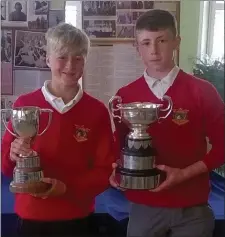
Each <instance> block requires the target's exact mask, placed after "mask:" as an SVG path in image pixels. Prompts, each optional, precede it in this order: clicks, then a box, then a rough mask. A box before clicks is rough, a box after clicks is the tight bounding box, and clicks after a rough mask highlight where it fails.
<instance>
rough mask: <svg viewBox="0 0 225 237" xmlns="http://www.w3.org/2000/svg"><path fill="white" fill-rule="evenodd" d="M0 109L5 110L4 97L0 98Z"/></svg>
mask: <svg viewBox="0 0 225 237" xmlns="http://www.w3.org/2000/svg"><path fill="white" fill-rule="evenodd" d="M1 109H5V97H2V96H1Z"/></svg>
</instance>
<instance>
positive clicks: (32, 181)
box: [1, 106, 53, 193]
mask: <svg viewBox="0 0 225 237" xmlns="http://www.w3.org/2000/svg"><path fill="white" fill-rule="evenodd" d="M1 112H2V120H3V123H4V125H5V127H6V129H7V130H8V132H9V133H10V134H12V135H13V136H15V137H17V138H24V139H26V138H27V139H30V142H31V141H33V140H34V138H35V137H36V136H41V135H42V134H44V133H45V132H46V131H47V129H48V128H49V126H50V124H51V120H52V112H53V111H52V110H51V109H41V108H39V107H35V106H26V107H20V108H14V109H2V110H1ZM43 112H47V113H49V119H48V123H47V126H46V128H45V129H44V130H43V131H42V132H41V133H39V124H40V116H41V113H43ZM7 113H8V114H10V119H11V122H12V128H13V131H11V130H10V129H9V128H8V126H7V122H6V114H7ZM42 178H43V171H42V169H41V167H40V157H39V156H38V154H37V152H36V151H32V152H31V154H30V155H28V156H23V155H19V159H18V160H17V161H16V166H15V168H14V171H13V181H12V182H11V183H10V191H11V192H13V193H43V192H45V191H46V190H47V189H48V188H49V184H47V183H43V182H41V179H42Z"/></svg>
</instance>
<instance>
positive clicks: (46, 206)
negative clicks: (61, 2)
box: [2, 23, 114, 237]
mask: <svg viewBox="0 0 225 237" xmlns="http://www.w3.org/2000/svg"><path fill="white" fill-rule="evenodd" d="M46 39H47V64H48V66H49V67H50V69H51V73H52V80H51V81H46V82H45V84H44V86H43V87H42V88H41V89H38V90H36V91H34V92H31V93H29V94H26V95H22V96H20V97H19V98H18V100H17V101H16V102H15V104H14V107H19V106H38V107H40V108H49V109H52V110H53V117H52V122H51V125H50V127H49V129H48V130H47V132H45V133H44V134H43V135H42V136H39V137H36V138H35V141H34V143H33V144H32V147H31V148H30V145H29V141H27V140H24V139H22V138H21V139H17V138H16V139H15V138H14V137H13V136H12V135H11V134H10V133H9V132H6V133H5V135H4V137H3V141H2V172H3V174H4V175H9V176H11V175H12V174H13V169H14V167H15V161H16V160H17V159H20V158H19V157H18V154H22V155H27V154H29V153H30V151H31V149H33V150H35V151H37V153H38V154H39V156H40V160H41V167H42V168H43V172H44V176H45V177H47V178H44V179H43V182H47V183H50V184H51V185H50V186H51V187H50V188H49V190H48V191H47V192H46V193H43V194H40V195H36V196H35V195H32V194H31V195H30V194H16V195H15V211H16V213H17V215H18V216H19V224H18V233H19V235H20V236H38V237H40V236H83V235H85V233H86V231H87V229H88V226H87V217H88V216H89V215H90V213H92V212H93V210H94V209H93V208H94V199H95V197H96V195H98V194H100V193H101V192H103V191H104V190H105V189H106V188H107V187H108V185H109V182H108V180H109V176H110V174H111V164H112V162H113V161H114V159H113V155H112V151H113V147H112V146H113V134H112V129H111V121H110V118H109V114H108V110H107V108H106V107H105V106H104V105H103V104H102V103H101V102H99V101H98V100H96V99H94V98H92V97H91V96H89V95H88V94H86V93H85V92H83V90H82V88H81V87H80V86H79V83H78V80H79V79H80V78H81V76H82V74H83V69H84V65H85V61H86V57H87V54H88V50H89V45H90V42H89V39H88V37H87V36H86V34H85V33H84V32H82V31H81V30H79V29H77V28H75V27H73V26H72V25H69V24H65V23H62V24H60V25H57V26H55V27H54V28H51V29H49V30H48V32H47V36H46ZM47 122H48V116H47V115H46V116H45V115H44V114H43V115H41V118H40V131H43V129H44V128H45V126H46V124H47ZM9 129H11V130H12V124H11V123H9ZM85 236H86V235H85Z"/></svg>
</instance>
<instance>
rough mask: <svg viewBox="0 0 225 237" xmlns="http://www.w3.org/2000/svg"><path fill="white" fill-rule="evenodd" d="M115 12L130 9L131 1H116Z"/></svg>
mask: <svg viewBox="0 0 225 237" xmlns="http://www.w3.org/2000/svg"><path fill="white" fill-rule="evenodd" d="M116 7H117V10H119V9H126V10H127V9H131V1H118V2H117V4H116Z"/></svg>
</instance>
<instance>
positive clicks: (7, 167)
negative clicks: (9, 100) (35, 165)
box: [1, 98, 21, 177]
mask: <svg viewBox="0 0 225 237" xmlns="http://www.w3.org/2000/svg"><path fill="white" fill-rule="evenodd" d="M18 106H21V99H20V98H18V99H17V100H16V101H15V103H14V105H13V107H18ZM3 126H4V125H3ZM7 127H8V129H9V130H10V131H12V132H13V128H12V123H11V121H9V122H8V126H7ZM14 139H15V137H14V136H13V135H12V134H11V133H10V132H9V131H8V130H7V129H6V131H5V133H4V136H3V138H2V144H1V162H2V165H1V171H2V173H3V174H4V175H5V176H9V177H11V176H12V175H13V169H14V167H15V162H13V161H11V160H10V159H9V155H10V147H11V143H12V142H13V140H14Z"/></svg>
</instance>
